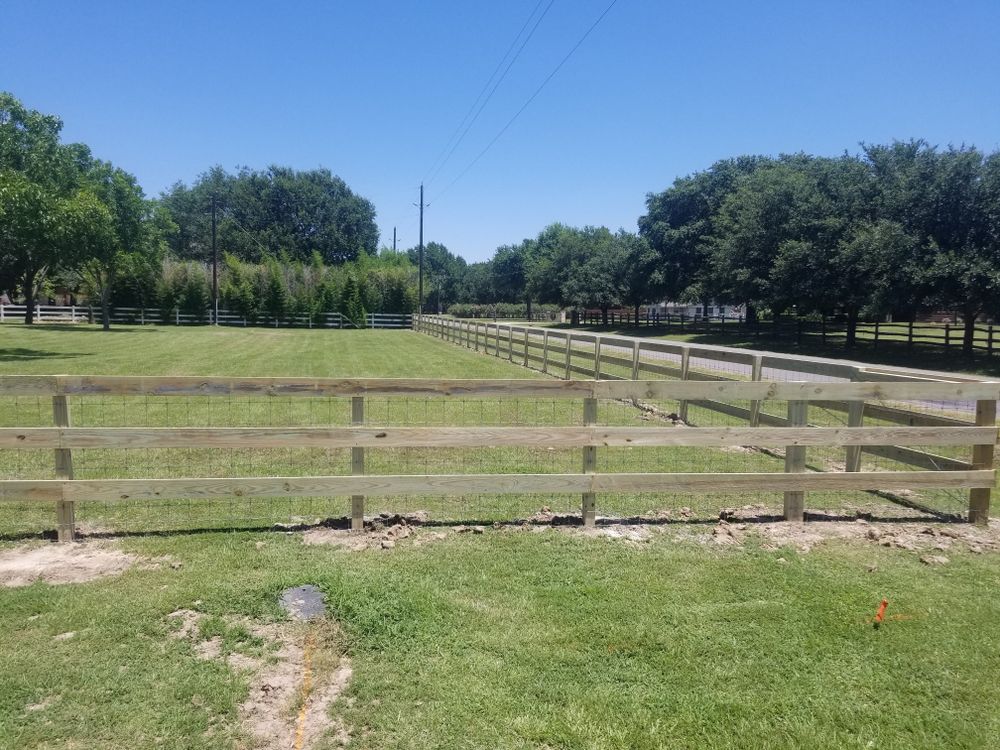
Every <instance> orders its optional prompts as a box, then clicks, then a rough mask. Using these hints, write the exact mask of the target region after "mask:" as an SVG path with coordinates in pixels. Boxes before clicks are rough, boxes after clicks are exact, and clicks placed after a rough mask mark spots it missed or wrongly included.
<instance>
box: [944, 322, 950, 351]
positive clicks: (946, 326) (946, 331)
mask: <svg viewBox="0 0 1000 750" xmlns="http://www.w3.org/2000/svg"><path fill="white" fill-rule="evenodd" d="M950 348H951V325H950V324H948V323H945V324H944V350H945V351H948V350H949V349H950Z"/></svg>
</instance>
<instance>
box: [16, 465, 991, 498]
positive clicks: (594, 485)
mask: <svg viewBox="0 0 1000 750" xmlns="http://www.w3.org/2000/svg"><path fill="white" fill-rule="evenodd" d="M995 480H996V473H995V472H994V471H993V470H992V469H988V470H987V469H984V470H970V471H872V472H856V473H848V472H815V473H808V472H806V473H801V474H791V473H789V474H783V473H770V472H760V473H714V472H713V473H708V472H706V473H703V474H702V473H694V474H669V473H668V474H655V473H622V474H441V475H422V474H415V475H411V474H402V475H399V474H397V475H385V476H372V475H366V476H358V477H355V476H322V477H239V478H186V479H71V480H60V479H38V480H0V498H2V499H4V500H17V501H23V500H29V501H30V500H39V501H45V502H50V501H54V500H60V499H65V500H77V501H84V500H91V501H105V502H110V501H115V500H152V499H157V498H192V499H197V498H205V497H312V496H349V495H365V496H368V497H378V496H388V495H478V494H515V493H525V494H534V493H543V494H544V493H562V494H566V493H570V494H575V493H582V492H591V493H596V492H709V493H711V492H726V491H745V492H785V491H806V490H822V491H827V490H886V489H896V488H907V489H968V488H989V487H992V486H993V483H994V482H995Z"/></svg>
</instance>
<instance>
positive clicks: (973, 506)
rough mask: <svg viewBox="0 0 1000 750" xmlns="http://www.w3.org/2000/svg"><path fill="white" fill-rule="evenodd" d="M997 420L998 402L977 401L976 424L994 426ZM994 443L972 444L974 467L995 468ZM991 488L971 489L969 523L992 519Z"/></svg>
mask: <svg viewBox="0 0 1000 750" xmlns="http://www.w3.org/2000/svg"><path fill="white" fill-rule="evenodd" d="M996 422H997V402H996V401H977V402H976V424H977V425H979V426H981V427H994V426H995V425H996ZM993 445H994V443H985V444H983V445H974V446H972V468H973V469H992V468H993ZM990 492H991V491H990V489H989V488H988V487H982V488H976V489H971V490H969V523H975V524H979V525H980V526H985V525H986V524H987V523H988V522H989V520H990Z"/></svg>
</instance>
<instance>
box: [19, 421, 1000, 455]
mask: <svg viewBox="0 0 1000 750" xmlns="http://www.w3.org/2000/svg"><path fill="white" fill-rule="evenodd" d="M996 440H997V429H996V428H995V427H949V428H947V429H941V428H937V427H795V428H793V427H691V428H683V427H601V426H593V427H587V426H584V427H547V426H542V427H377V426H371V425H367V426H364V427H148V428H139V427H4V428H0V449H4V448H48V449H52V448H55V449H65V448H135V449H144V448H254V449H262V448H414V447H421V448H424V447H429V448H463V447H468V448H483V447H492V446H529V447H542V448H579V447H583V446H609V447H628V446H631V447H646V446H708V447H712V446H733V445H754V446H782V445H805V446H845V445H863V446H887V445H896V444H900V443H902V444H905V445H981V444H986V443H995V442H996Z"/></svg>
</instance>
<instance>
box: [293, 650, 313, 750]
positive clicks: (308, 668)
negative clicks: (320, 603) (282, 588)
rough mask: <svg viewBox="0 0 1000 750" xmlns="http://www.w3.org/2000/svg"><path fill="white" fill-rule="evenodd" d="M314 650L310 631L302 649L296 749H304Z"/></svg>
mask: <svg viewBox="0 0 1000 750" xmlns="http://www.w3.org/2000/svg"><path fill="white" fill-rule="evenodd" d="M312 650H313V635H312V633H309V635H307V636H306V643H305V648H304V649H303V651H302V706H301V707H300V708H299V718H298V721H297V722H296V723H295V750H302V746H303V742H304V740H305V730H306V712H307V711H308V709H309V693H310V692H312Z"/></svg>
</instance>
